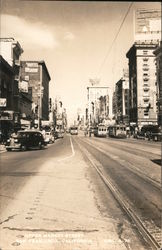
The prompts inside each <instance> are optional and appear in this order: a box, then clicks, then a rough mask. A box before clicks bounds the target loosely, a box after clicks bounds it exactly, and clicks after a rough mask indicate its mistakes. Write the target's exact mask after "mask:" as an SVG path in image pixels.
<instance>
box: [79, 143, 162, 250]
mask: <svg viewBox="0 0 162 250" xmlns="http://www.w3.org/2000/svg"><path fill="white" fill-rule="evenodd" d="M75 142H76V143H77V144H78V146H79V148H80V149H81V151H82V152H83V154H84V155H85V156H86V157H87V159H88V160H89V162H90V163H91V165H92V166H93V167H94V168H95V170H96V171H97V173H98V174H99V176H100V177H101V179H102V181H103V182H104V183H105V185H106V186H107V187H108V188H109V189H110V190H111V192H112V194H113V196H114V197H115V199H116V200H117V201H118V203H119V204H120V206H121V207H122V209H124V211H125V212H126V214H127V215H128V217H129V218H130V219H131V220H132V221H133V222H134V224H135V225H136V228H137V229H138V231H139V232H140V234H141V235H142V237H143V239H145V240H146V241H147V242H148V243H149V245H150V246H151V247H152V248H153V249H161V248H160V247H161V244H162V242H161V238H160V237H159V236H161V230H160V229H156V228H153V229H154V230H152V228H151V227H150V226H148V225H146V223H145V222H144V221H142V220H141V219H140V217H139V216H138V215H137V213H136V212H135V211H134V209H133V207H132V206H131V205H130V203H128V201H126V199H125V198H124V197H123V196H122V195H121V193H120V192H119V191H118V189H117V187H116V185H115V184H114V182H113V181H112V179H111V178H110V177H108V176H107V175H106V176H105V173H104V172H103V167H102V164H101V163H100V162H98V161H97V160H96V159H94V157H93V156H92V154H90V152H88V150H87V149H86V148H85V147H83V146H82V145H81V143H80V142H78V141H77V140H75ZM86 143H87V142H86ZM91 145H92V144H91ZM101 169H102V170H101Z"/></svg>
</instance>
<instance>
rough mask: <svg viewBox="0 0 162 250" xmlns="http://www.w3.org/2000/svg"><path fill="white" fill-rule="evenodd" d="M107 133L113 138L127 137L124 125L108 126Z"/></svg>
mask: <svg viewBox="0 0 162 250" xmlns="http://www.w3.org/2000/svg"><path fill="white" fill-rule="evenodd" d="M108 135H109V137H114V138H126V137H127V131H126V126H125V125H113V126H109V128H108Z"/></svg>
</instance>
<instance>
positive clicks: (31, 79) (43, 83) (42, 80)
mask: <svg viewBox="0 0 162 250" xmlns="http://www.w3.org/2000/svg"><path fill="white" fill-rule="evenodd" d="M50 80H51V77H50V75H49V72H48V69H47V67H46V64H45V62H44V61H21V82H22V81H23V82H26V83H27V84H28V87H31V88H32V102H33V103H32V106H33V107H32V111H33V113H34V117H35V126H37V125H36V124H38V127H39V126H40V121H41V120H48V119H49V82H50Z"/></svg>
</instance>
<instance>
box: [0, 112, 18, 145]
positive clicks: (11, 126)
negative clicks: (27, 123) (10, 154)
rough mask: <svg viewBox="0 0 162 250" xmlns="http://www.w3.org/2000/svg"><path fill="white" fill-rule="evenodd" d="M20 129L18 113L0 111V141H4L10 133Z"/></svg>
mask: <svg viewBox="0 0 162 250" xmlns="http://www.w3.org/2000/svg"><path fill="white" fill-rule="evenodd" d="M19 129H20V119H19V113H16V112H14V111H12V110H3V111H0V130H1V140H2V141H5V140H6V139H7V138H8V137H9V136H10V134H11V133H12V132H14V131H17V130H19Z"/></svg>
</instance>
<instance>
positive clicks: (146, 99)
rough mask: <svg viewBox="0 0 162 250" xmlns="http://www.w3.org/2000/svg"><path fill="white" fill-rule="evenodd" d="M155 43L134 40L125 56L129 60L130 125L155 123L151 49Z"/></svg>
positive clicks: (154, 72) (154, 90) (153, 48)
mask: <svg viewBox="0 0 162 250" xmlns="http://www.w3.org/2000/svg"><path fill="white" fill-rule="evenodd" d="M156 47H157V43H151V42H147V41H145V42H142V41H141V42H140V41H139V42H138V43H137V42H135V43H134V44H133V46H132V47H131V48H130V50H129V51H128V52H127V54H126V56H127V58H128V60H129V106H130V109H129V119H130V125H134V126H137V127H139V128H141V127H142V126H143V125H149V124H152V125H156V124H157V106H156V65H155V55H154V54H153V51H154V50H155V48H156Z"/></svg>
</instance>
